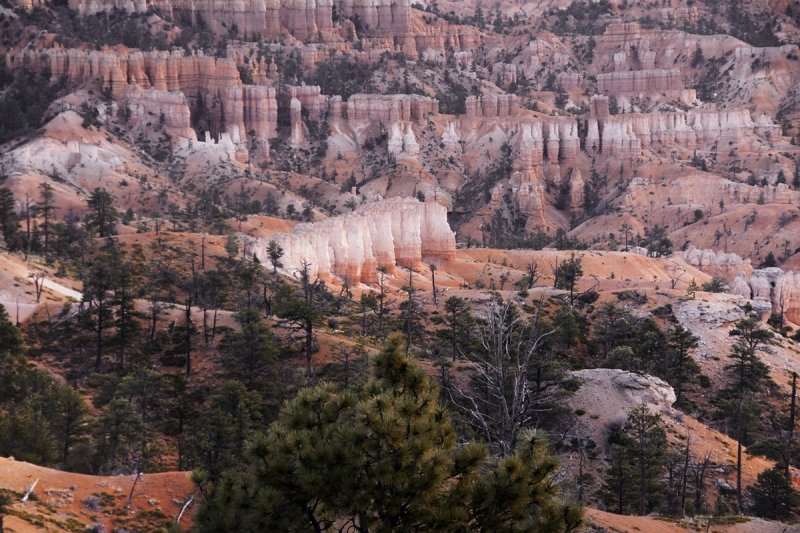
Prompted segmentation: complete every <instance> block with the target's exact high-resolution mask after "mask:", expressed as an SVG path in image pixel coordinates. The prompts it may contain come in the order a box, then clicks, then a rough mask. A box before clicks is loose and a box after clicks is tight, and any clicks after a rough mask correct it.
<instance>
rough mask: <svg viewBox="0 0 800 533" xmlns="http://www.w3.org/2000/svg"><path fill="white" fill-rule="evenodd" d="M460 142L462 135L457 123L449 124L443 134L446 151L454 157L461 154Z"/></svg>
mask: <svg viewBox="0 0 800 533" xmlns="http://www.w3.org/2000/svg"><path fill="white" fill-rule="evenodd" d="M459 141H461V134H460V133H458V130H457V129H456V124H455V122H448V123H447V128H446V129H445V130H444V133H442V144H443V145H444V149H445V150H446V151H447V152H448V153H450V154H453V155H458V154H461V152H462V150H461V144H460V142H459Z"/></svg>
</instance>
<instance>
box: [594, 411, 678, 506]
mask: <svg viewBox="0 0 800 533" xmlns="http://www.w3.org/2000/svg"><path fill="white" fill-rule="evenodd" d="M609 441H610V444H611V445H612V454H611V465H610V468H609V470H608V471H607V475H606V483H605V485H604V487H603V494H604V497H605V500H606V503H607V504H608V505H609V506H611V507H612V508H614V509H615V510H617V511H618V512H621V513H625V512H628V511H630V510H631V509H633V508H635V509H636V512H637V513H638V514H641V515H644V514H647V513H649V512H651V511H653V510H654V509H656V508H657V507H658V505H659V504H660V501H661V497H662V493H663V491H664V489H665V485H664V482H663V480H662V477H663V474H664V469H665V465H666V458H667V432H666V429H665V428H664V423H663V421H662V420H661V415H659V414H658V413H652V412H650V410H649V409H647V407H646V406H645V405H644V404H643V405H640V406H638V407H634V408H633V409H631V410H630V411H629V412H628V419H627V421H626V422H625V425H624V426H623V427H622V428H621V429H620V430H619V431H616V432H612V435H611V438H610V439H609Z"/></svg>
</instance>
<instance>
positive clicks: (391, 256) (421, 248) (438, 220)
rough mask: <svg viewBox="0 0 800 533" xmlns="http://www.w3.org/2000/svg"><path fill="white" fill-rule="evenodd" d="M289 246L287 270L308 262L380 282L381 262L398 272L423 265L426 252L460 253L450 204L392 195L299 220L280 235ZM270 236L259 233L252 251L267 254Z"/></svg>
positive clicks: (327, 271) (324, 272)
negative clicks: (338, 212) (319, 217)
mask: <svg viewBox="0 0 800 533" xmlns="http://www.w3.org/2000/svg"><path fill="white" fill-rule="evenodd" d="M272 240H275V241H276V242H277V243H278V244H280V245H281V246H282V247H283V250H284V256H283V259H282V261H283V265H284V267H283V268H284V270H285V271H286V272H295V271H296V270H297V269H298V268H300V267H301V265H302V263H303V262H308V263H309V265H310V269H311V273H312V276H314V277H316V276H319V277H320V278H322V279H330V278H331V277H332V276H337V277H339V278H341V279H344V278H346V279H348V280H349V281H350V282H354V283H359V282H361V283H374V282H376V281H377V268H378V267H385V268H386V269H387V270H388V271H389V272H394V270H395V268H396V267H397V266H403V267H407V268H412V269H415V270H416V269H419V268H420V266H421V265H422V260H423V258H426V259H444V260H447V259H452V258H453V257H455V234H454V233H453V232H452V231H451V230H450V226H449V225H448V223H447V209H446V208H445V207H444V206H442V205H440V204H438V203H436V202H433V201H427V202H419V201H418V200H416V199H412V198H392V199H389V200H382V201H379V202H374V203H370V204H366V205H364V206H361V207H360V208H359V209H357V210H356V211H355V212H353V213H351V214H348V215H343V216H338V217H333V218H329V219H326V220H323V221H321V222H315V223H311V224H299V225H298V226H296V227H295V228H294V230H293V231H292V233H289V234H278V235H275V236H274V237H273V238H272ZM268 244H269V240H268V239H257V240H256V241H254V242H253V243H252V245H253V246H252V251H253V252H254V253H255V254H256V256H257V257H259V258H266V257H267V254H266V248H267V246H268Z"/></svg>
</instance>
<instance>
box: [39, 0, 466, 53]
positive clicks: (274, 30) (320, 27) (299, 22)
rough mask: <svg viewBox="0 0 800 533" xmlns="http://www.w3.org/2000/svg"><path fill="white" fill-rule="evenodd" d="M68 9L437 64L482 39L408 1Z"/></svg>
mask: <svg viewBox="0 0 800 533" xmlns="http://www.w3.org/2000/svg"><path fill="white" fill-rule="evenodd" d="M29 1H31V2H32V1H33V0H29ZM69 7H70V8H71V9H73V10H75V11H76V12H78V13H80V14H81V15H92V14H95V13H99V12H111V11H114V10H123V11H127V12H131V13H146V12H147V11H148V10H151V9H153V10H155V11H156V12H157V13H158V14H160V15H161V16H163V17H165V18H168V19H172V20H181V21H185V22H190V23H191V24H195V25H196V24H201V23H202V24H204V25H206V26H207V27H208V28H209V29H210V30H211V31H213V32H215V33H217V34H220V35H229V34H231V33H234V34H237V35H241V36H252V35H258V36H259V37H261V38H263V39H281V38H284V37H285V36H287V35H290V36H291V37H292V38H294V39H296V40H298V41H300V42H303V43H329V44H333V45H341V44H344V43H346V42H348V41H350V42H351V41H353V40H354V39H355V38H356V37H357V38H359V39H360V40H362V41H363V43H366V45H367V47H368V48H369V49H374V50H377V51H378V54H380V53H381V52H382V51H395V52H402V53H404V54H406V55H407V56H409V57H412V58H418V57H424V58H425V59H427V60H429V61H439V62H443V61H444V60H445V59H446V57H445V55H446V51H447V50H465V51H470V50H473V49H474V48H475V47H476V46H477V44H478V42H479V34H480V32H479V31H478V30H477V29H476V28H474V27H470V26H460V25H454V24H449V23H447V22H445V21H444V20H442V19H439V18H435V20H433V21H425V22H423V21H422V20H419V17H416V18H415V17H414V16H413V14H412V9H411V2H410V0H400V1H395V0H342V1H337V2H336V3H335V4H334V2H333V1H332V0H240V1H237V2H230V1H228V0H69ZM353 21H356V22H357V26H356V25H354V22H353ZM356 30H357V32H358V35H356ZM348 46H349V45H348ZM321 53H323V54H324V53H326V52H325V51H324V50H322V51H321ZM308 59H311V58H308ZM312 64H313V60H312Z"/></svg>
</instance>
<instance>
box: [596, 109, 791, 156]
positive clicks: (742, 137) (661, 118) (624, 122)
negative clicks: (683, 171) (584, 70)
mask: <svg viewBox="0 0 800 533" xmlns="http://www.w3.org/2000/svg"><path fill="white" fill-rule="evenodd" d="M775 126H776V124H773V123H771V122H770V121H769V119H768V118H766V117H760V118H759V121H758V122H757V123H756V122H754V121H753V120H752V119H751V118H750V113H749V112H748V111H747V110H746V109H742V110H725V111H696V110H691V111H688V112H683V111H676V112H671V113H645V114H639V113H630V114H623V115H614V116H609V117H606V118H605V119H602V120H600V119H597V120H595V119H594V118H590V119H589V121H588V123H587V136H586V143H585V149H586V151H587V153H589V154H590V155H594V154H596V153H597V151H598V150H599V151H600V152H601V153H602V154H604V155H607V156H610V157H622V158H628V157H632V158H636V157H639V156H640V155H641V151H642V150H650V151H654V152H659V151H661V152H666V151H669V150H672V149H675V148H680V149H682V150H687V151H693V150H695V149H702V150H712V149H714V147H715V146H716V147H717V149H720V148H721V147H726V146H728V145H735V144H738V143H740V142H744V141H747V140H751V139H758V138H761V139H764V140H766V141H770V140H772V139H774V138H775V135H776V134H775Z"/></svg>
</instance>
